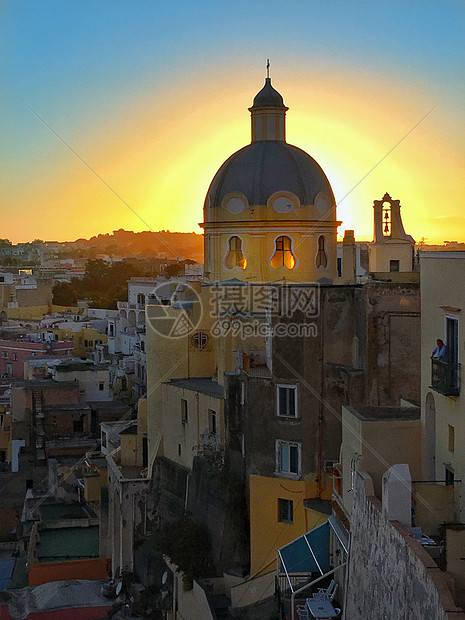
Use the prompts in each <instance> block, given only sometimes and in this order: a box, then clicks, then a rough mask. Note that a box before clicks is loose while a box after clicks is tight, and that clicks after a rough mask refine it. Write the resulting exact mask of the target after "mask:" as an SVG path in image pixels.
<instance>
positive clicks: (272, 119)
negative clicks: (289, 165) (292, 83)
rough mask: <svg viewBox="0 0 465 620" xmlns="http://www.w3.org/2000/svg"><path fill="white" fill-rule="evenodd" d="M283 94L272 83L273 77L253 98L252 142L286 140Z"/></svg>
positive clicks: (268, 79)
mask: <svg viewBox="0 0 465 620" xmlns="http://www.w3.org/2000/svg"><path fill="white" fill-rule="evenodd" d="M288 110H289V108H288V107H286V106H285V105H284V101H283V98H282V96H281V95H280V94H279V93H278V91H277V90H276V89H275V88H273V86H272V85H271V78H270V77H267V78H266V79H265V85H264V87H263V88H262V89H261V91H260V92H259V93H257V95H256V96H255V98H254V100H253V105H252V107H251V108H249V112H250V114H251V117H252V118H251V120H252V142H259V141H261V140H279V141H282V142H285V141H286V112H287V111H288Z"/></svg>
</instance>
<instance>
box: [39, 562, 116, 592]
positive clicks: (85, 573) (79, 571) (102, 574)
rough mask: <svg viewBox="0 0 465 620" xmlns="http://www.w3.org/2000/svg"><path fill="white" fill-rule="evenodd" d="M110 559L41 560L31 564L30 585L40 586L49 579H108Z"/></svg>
mask: <svg viewBox="0 0 465 620" xmlns="http://www.w3.org/2000/svg"><path fill="white" fill-rule="evenodd" d="M109 569H110V560H108V559H105V558H94V559H92V560H74V561H71V562H41V563H39V564H31V565H30V566H29V585H30V586H40V585H41V584H42V583H48V582H49V581H68V580H71V579H90V580H94V579H107V577H108V572H109Z"/></svg>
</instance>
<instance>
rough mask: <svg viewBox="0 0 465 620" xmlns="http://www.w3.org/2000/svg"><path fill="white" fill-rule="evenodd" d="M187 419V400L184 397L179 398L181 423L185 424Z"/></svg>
mask: <svg viewBox="0 0 465 620" xmlns="http://www.w3.org/2000/svg"><path fill="white" fill-rule="evenodd" d="M188 419H189V418H188V412H187V400H186V399H185V398H181V422H182V423H183V424H187V421H188Z"/></svg>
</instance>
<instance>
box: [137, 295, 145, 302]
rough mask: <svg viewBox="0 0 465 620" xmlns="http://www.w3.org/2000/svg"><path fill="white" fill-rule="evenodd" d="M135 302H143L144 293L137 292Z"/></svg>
mask: <svg viewBox="0 0 465 620" xmlns="http://www.w3.org/2000/svg"><path fill="white" fill-rule="evenodd" d="M137 303H138V304H145V295H144V293H138V294H137Z"/></svg>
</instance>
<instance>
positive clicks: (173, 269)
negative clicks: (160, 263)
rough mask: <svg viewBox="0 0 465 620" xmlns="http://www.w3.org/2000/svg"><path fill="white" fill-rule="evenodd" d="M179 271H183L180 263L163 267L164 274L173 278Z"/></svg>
mask: <svg viewBox="0 0 465 620" xmlns="http://www.w3.org/2000/svg"><path fill="white" fill-rule="evenodd" d="M181 273H184V266H183V265H181V263H172V264H171V265H166V267H165V276H166V277H167V278H174V277H176V276H179V275H180V274H181Z"/></svg>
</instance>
